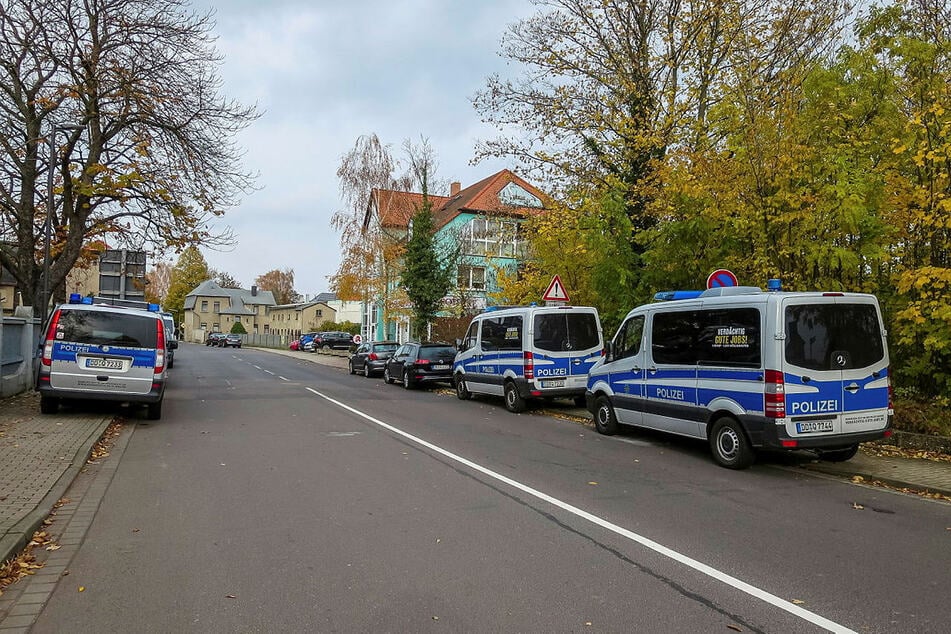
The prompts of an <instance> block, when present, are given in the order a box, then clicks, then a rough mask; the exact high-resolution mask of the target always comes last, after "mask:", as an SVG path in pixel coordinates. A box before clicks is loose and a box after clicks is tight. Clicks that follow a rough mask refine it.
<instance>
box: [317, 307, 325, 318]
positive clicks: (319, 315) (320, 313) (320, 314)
mask: <svg viewBox="0 0 951 634" xmlns="http://www.w3.org/2000/svg"><path fill="white" fill-rule="evenodd" d="M323 315H324V311H323V310H321V309H320V308H318V309H317V316H318V317H323Z"/></svg>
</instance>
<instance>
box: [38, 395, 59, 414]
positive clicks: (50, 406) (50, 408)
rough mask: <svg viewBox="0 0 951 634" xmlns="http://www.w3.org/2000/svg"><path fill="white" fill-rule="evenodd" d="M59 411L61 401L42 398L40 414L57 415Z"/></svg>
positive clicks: (48, 397)
mask: <svg viewBox="0 0 951 634" xmlns="http://www.w3.org/2000/svg"><path fill="white" fill-rule="evenodd" d="M58 411H59V399H58V398H53V397H50V396H41V397H40V413H41V414H55V413H56V412H58Z"/></svg>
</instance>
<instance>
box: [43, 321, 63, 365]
mask: <svg viewBox="0 0 951 634" xmlns="http://www.w3.org/2000/svg"><path fill="white" fill-rule="evenodd" d="M59 315H60V311H59V310H57V311H56V312H55V313H53V316H52V317H51V318H50V325H49V328H47V329H46V342H45V343H44V344H43V359H42V360H43V365H45V366H50V365H52V364H53V342H54V341H55V340H56V326H57V325H58V324H59Z"/></svg>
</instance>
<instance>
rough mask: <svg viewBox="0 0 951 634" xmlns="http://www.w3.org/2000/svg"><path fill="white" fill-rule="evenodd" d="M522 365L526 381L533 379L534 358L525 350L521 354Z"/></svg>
mask: <svg viewBox="0 0 951 634" xmlns="http://www.w3.org/2000/svg"><path fill="white" fill-rule="evenodd" d="M522 365H523V368H524V370H525V378H526V379H528V380H531V379H534V378H535V357H533V356H532V353H531V352H528V351H527V350H526V351H525V352H523V353H522Z"/></svg>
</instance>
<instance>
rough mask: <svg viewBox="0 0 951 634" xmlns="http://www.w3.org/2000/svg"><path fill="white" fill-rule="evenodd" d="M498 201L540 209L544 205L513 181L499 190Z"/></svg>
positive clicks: (513, 205) (504, 203)
mask: <svg viewBox="0 0 951 634" xmlns="http://www.w3.org/2000/svg"><path fill="white" fill-rule="evenodd" d="M499 202H500V203H502V204H503V205H511V206H512V207H532V208H534V209H542V208H543V207H544V206H545V205H543V204H542V201H540V200H539V199H538V197H537V196H535V195H534V194H532V193H530V192H528V191H527V190H526V189H525V188H524V187H520V186H519V185H516V184H515V183H509V184H508V185H506V186H505V187H503V188H502V189H501V190H500V191H499Z"/></svg>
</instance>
